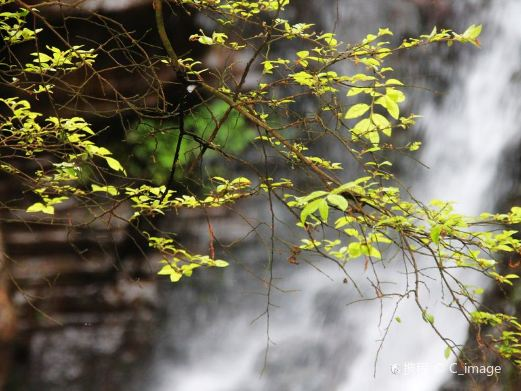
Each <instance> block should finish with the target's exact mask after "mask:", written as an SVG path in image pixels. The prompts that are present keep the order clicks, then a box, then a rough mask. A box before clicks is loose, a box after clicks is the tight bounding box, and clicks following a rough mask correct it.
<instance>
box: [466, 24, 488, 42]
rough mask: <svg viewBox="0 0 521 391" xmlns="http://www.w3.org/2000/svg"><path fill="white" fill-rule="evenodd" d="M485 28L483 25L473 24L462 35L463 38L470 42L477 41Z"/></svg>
mask: <svg viewBox="0 0 521 391" xmlns="http://www.w3.org/2000/svg"><path fill="white" fill-rule="evenodd" d="M482 28H483V26H482V25H481V24H478V25H475V24H472V25H470V26H469V28H468V29H466V30H465V32H464V33H463V34H462V35H463V37H465V38H467V39H470V40H476V38H478V37H479V35H480V34H481V30H482Z"/></svg>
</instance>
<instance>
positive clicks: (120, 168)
mask: <svg viewBox="0 0 521 391" xmlns="http://www.w3.org/2000/svg"><path fill="white" fill-rule="evenodd" d="M104 159H105V160H106V161H107V164H108V165H109V167H110V168H112V169H113V170H114V171H121V172H122V173H123V174H125V175H126V172H125V169H124V168H123V166H122V165H121V163H120V162H118V161H117V160H116V159H114V158H113V157H110V156H105V157H104Z"/></svg>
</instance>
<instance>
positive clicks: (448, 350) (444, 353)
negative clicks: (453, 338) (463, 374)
mask: <svg viewBox="0 0 521 391" xmlns="http://www.w3.org/2000/svg"><path fill="white" fill-rule="evenodd" d="M451 352H452V349H451V348H450V346H447V347H446V348H445V351H444V352H443V355H444V356H445V359H448V358H449V357H450V354H451Z"/></svg>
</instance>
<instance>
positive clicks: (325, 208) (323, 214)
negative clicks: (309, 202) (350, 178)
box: [318, 198, 329, 223]
mask: <svg viewBox="0 0 521 391" xmlns="http://www.w3.org/2000/svg"><path fill="white" fill-rule="evenodd" d="M318 201H319V204H318V212H319V213H320V218H321V219H322V221H323V222H324V223H327V218H328V217H329V205H328V204H327V201H326V200H325V199H323V198H322V199H320V200H318Z"/></svg>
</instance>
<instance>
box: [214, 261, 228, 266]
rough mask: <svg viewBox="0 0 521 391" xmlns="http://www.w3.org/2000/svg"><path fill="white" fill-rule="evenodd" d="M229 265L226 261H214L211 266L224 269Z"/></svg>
mask: <svg viewBox="0 0 521 391" xmlns="http://www.w3.org/2000/svg"><path fill="white" fill-rule="evenodd" d="M228 265H229V263H228V262H226V261H223V260H222V259H216V260H215V261H214V263H213V266H215V267H226V266H228Z"/></svg>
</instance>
